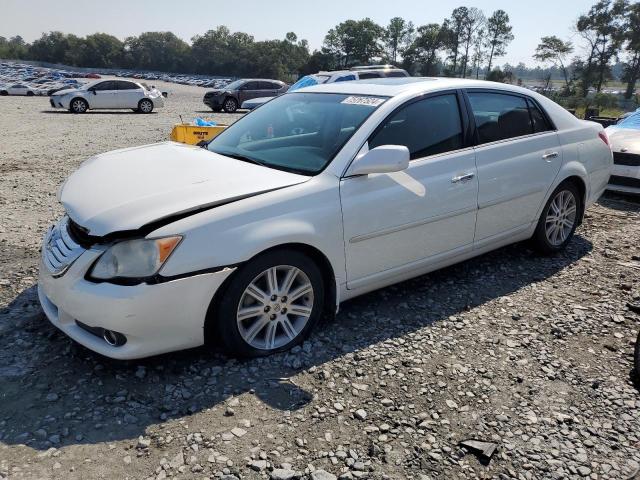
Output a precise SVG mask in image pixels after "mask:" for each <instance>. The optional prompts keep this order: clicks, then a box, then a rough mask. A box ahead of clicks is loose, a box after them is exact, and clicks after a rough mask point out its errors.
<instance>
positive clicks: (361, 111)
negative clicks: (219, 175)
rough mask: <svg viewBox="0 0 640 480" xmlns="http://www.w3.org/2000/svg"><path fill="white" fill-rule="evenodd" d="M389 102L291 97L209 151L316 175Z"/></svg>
mask: <svg viewBox="0 0 640 480" xmlns="http://www.w3.org/2000/svg"><path fill="white" fill-rule="evenodd" d="M385 100H386V98H382V97H370V96H358V95H341V94H334V93H287V94H285V95H282V96H281V97H277V98H275V99H273V100H271V101H270V102H267V103H265V104H264V105H263V106H261V107H260V108H258V109H257V110H255V111H253V112H251V113H250V114H248V115H246V116H244V117H243V118H241V119H240V120H238V121H237V122H236V123H234V124H233V125H231V126H230V127H229V128H227V129H226V130H225V131H224V132H222V133H221V134H220V135H218V136H217V137H215V138H214V139H213V140H212V141H211V142H210V143H209V145H208V147H207V148H208V149H209V150H210V151H212V152H215V153H219V154H221V155H227V156H230V157H233V158H238V159H241V160H246V161H249V162H253V163H258V164H261V165H264V166H267V167H271V168H277V169H280V170H286V171H290V172H295V173H301V174H303V175H315V174H316V173H319V172H320V171H322V170H323V169H324V168H325V167H326V166H327V165H328V164H329V162H331V160H333V157H334V156H335V155H336V154H337V153H338V151H339V150H340V149H341V148H342V146H343V145H344V144H345V143H346V142H347V140H349V138H351V136H352V135H353V134H354V133H355V131H356V130H357V129H358V128H359V127H360V125H362V122H364V121H365V120H366V119H367V117H369V115H371V113H372V112H373V111H374V110H376V109H377V108H378V107H379V106H380V105H381V104H382V103H384V101H385Z"/></svg>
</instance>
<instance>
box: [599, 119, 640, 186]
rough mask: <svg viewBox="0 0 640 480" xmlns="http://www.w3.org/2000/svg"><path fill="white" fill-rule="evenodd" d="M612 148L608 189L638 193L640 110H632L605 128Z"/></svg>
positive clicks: (639, 177)
mask: <svg viewBox="0 0 640 480" xmlns="http://www.w3.org/2000/svg"><path fill="white" fill-rule="evenodd" d="M606 132H607V135H608V136H609V141H610V142H611V149H612V150H613V172H612V174H611V178H610V179H609V185H608V186H607V189H608V190H613V191H616V192H622V193H635V194H640V112H634V113H633V114H631V115H629V116H628V117H626V118H624V119H623V120H621V121H620V122H619V123H618V124H617V125H612V126H610V127H608V128H607V130H606Z"/></svg>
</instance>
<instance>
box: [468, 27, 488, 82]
mask: <svg viewBox="0 0 640 480" xmlns="http://www.w3.org/2000/svg"><path fill="white" fill-rule="evenodd" d="M485 34H486V28H485V27H482V28H480V29H478V31H477V32H476V36H475V38H474V40H473V59H472V60H473V68H474V69H475V70H476V79H478V78H480V65H482V62H484V60H485V59H486V58H487V55H486V53H485V50H484V37H485Z"/></svg>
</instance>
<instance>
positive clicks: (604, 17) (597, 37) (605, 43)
mask: <svg viewBox="0 0 640 480" xmlns="http://www.w3.org/2000/svg"><path fill="white" fill-rule="evenodd" d="M627 8H628V2H627V0H599V1H598V3H596V4H595V5H593V6H592V7H591V9H590V10H589V12H588V13H587V14H585V15H581V16H580V18H578V22H577V24H576V30H577V32H578V33H579V34H580V36H581V37H582V38H583V39H584V40H585V42H586V44H587V51H588V54H587V58H586V61H585V62H584V65H583V68H582V70H581V82H582V93H583V95H585V96H586V94H587V92H588V89H589V87H591V86H595V87H596V91H598V92H599V91H600V90H601V89H602V86H603V85H604V82H605V80H606V79H607V77H608V76H609V75H610V62H611V59H612V58H615V57H616V56H617V54H618V51H619V49H620V47H621V46H622V43H623V42H624V37H625V31H626V29H625V28H624V24H625V18H624V17H625V13H626V11H627Z"/></svg>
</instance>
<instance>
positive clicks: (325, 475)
mask: <svg viewBox="0 0 640 480" xmlns="http://www.w3.org/2000/svg"><path fill="white" fill-rule="evenodd" d="M310 477H311V480H338V477H336V476H335V475H334V474H333V473H329V472H326V471H324V470H315V471H313V472H311V475H310Z"/></svg>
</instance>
